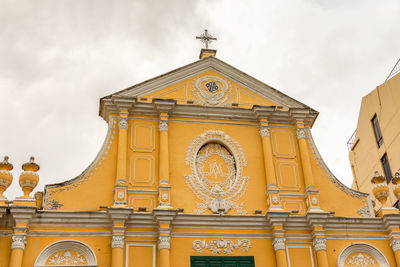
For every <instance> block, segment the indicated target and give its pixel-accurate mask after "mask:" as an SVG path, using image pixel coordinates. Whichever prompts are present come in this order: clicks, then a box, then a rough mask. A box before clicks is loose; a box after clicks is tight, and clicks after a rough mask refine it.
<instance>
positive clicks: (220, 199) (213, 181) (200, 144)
mask: <svg viewBox="0 0 400 267" xmlns="http://www.w3.org/2000/svg"><path fill="white" fill-rule="evenodd" d="M186 164H187V165H189V166H190V169H191V172H192V174H191V175H185V179H186V183H187V185H188V186H189V187H190V189H191V190H192V191H193V193H194V194H195V195H196V196H197V197H198V198H199V199H200V200H201V203H197V209H196V210H194V212H195V213H197V214H200V213H203V212H205V211H206V210H207V209H210V210H211V211H212V212H213V213H219V214H225V213H227V212H228V211H229V210H230V209H232V208H233V209H235V210H236V211H237V212H238V213H239V214H245V213H246V212H245V211H244V210H243V204H238V203H237V201H238V200H239V199H240V198H241V196H242V195H243V194H244V193H245V191H246V189H247V186H248V184H249V180H250V178H249V177H246V176H243V167H244V166H247V161H246V157H245V156H244V153H243V150H242V148H241V146H240V145H239V144H238V143H237V142H236V141H235V140H234V139H232V138H231V137H230V136H228V135H227V134H225V133H224V132H222V131H218V130H209V131H206V132H204V133H203V134H201V135H200V136H199V137H197V138H196V139H194V140H193V141H192V143H191V144H190V145H189V147H188V150H187V153H186Z"/></svg>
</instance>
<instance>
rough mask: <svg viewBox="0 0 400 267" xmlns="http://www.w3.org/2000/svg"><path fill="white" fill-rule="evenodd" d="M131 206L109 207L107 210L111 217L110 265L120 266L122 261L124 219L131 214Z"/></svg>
mask: <svg viewBox="0 0 400 267" xmlns="http://www.w3.org/2000/svg"><path fill="white" fill-rule="evenodd" d="M132 211H133V210H132V209H131V208H123V207H109V208H108V210H107V212H108V214H109V216H110V217H111V220H112V223H113V226H112V238H111V266H112V267H122V266H123V263H124V258H123V256H124V250H123V249H124V245H125V221H126V220H127V219H128V217H129V215H130V214H132Z"/></svg>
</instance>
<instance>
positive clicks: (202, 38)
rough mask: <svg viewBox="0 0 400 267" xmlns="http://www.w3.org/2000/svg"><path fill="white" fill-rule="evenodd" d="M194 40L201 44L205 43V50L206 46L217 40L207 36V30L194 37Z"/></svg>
mask: <svg viewBox="0 0 400 267" xmlns="http://www.w3.org/2000/svg"><path fill="white" fill-rule="evenodd" d="M196 39H200V41H201V42H203V43H205V45H206V49H208V44H209V43H211V42H212V41H213V40H217V38H215V37H213V36H212V35H210V34H208V31H207V29H205V30H204V33H202V34H201V35H200V36H196Z"/></svg>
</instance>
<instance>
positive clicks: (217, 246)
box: [193, 238, 251, 254]
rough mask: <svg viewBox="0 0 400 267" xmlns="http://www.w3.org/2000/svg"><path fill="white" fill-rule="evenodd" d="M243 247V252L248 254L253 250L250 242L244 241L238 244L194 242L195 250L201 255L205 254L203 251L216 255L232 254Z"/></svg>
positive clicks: (218, 241) (222, 240)
mask: <svg viewBox="0 0 400 267" xmlns="http://www.w3.org/2000/svg"><path fill="white" fill-rule="evenodd" d="M240 247H242V251H243V252H247V251H248V250H249V248H251V243H250V240H248V239H242V240H237V241H236V243H235V242H234V241H232V240H225V239H222V238H221V239H218V240H211V241H210V242H207V241H206V240H195V241H193V249H194V250H196V251H197V252H199V253H202V252H203V249H207V250H211V252H212V253H214V254H232V253H233V251H234V250H235V249H240Z"/></svg>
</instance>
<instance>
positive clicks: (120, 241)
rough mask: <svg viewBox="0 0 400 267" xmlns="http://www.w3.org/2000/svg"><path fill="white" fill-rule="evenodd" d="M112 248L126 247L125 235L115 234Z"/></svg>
mask: <svg viewBox="0 0 400 267" xmlns="http://www.w3.org/2000/svg"><path fill="white" fill-rule="evenodd" d="M111 248H124V235H113V236H112V240H111Z"/></svg>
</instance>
